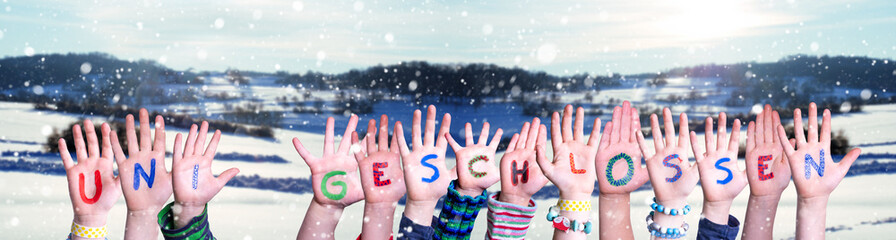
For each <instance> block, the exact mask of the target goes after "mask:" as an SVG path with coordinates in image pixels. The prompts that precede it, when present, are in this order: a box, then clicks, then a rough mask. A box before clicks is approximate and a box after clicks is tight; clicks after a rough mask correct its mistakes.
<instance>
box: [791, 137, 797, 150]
mask: <svg viewBox="0 0 896 240" xmlns="http://www.w3.org/2000/svg"><path fill="white" fill-rule="evenodd" d="M790 147H792V148H794V149H796V140H795V139H793V138H791V139H790Z"/></svg>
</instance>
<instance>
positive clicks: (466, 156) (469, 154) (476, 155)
mask: <svg viewBox="0 0 896 240" xmlns="http://www.w3.org/2000/svg"><path fill="white" fill-rule="evenodd" d="M488 128H489V125H488V123H487V122H486V123H483V124H482V133H481V134H480V135H479V142H478V143H476V144H473V127H472V126H471V125H470V123H467V124H466V126H465V129H466V134H465V135H466V139H467V142H466V145H465V147H461V146H460V144H458V143H457V141H455V140H454V137H451V134H450V133H445V135H444V137H445V138H447V139H448V144H449V145H451V149H454V155H455V156H456V157H457V164H456V165H455V166H454V168H453V169H451V170H449V172H451V173H452V174H451V175H455V174H456V175H457V182H458V185H457V186H456V187H457V191H458V192H460V193H461V194H463V195H466V196H474V197H475V196H478V195H479V194H481V193H482V191H483V190H485V189H487V188H488V187H490V186H492V185H494V184H495V183H496V182H498V180H500V179H501V176H500V175H499V170H498V167H497V166H495V164H494V163H493V162H494V161H492V160H494V159H495V151H497V150H498V143H500V142H501V135H502V134H503V132H504V131H502V130H501V129H500V128H498V131H496V132H495V136H494V137H492V141H491V142H489V143H487V144H488V145H486V141H488V133H489V132H488ZM477 162H480V164H476V163H477ZM477 166H478V167H477Z"/></svg>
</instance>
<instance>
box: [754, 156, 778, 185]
mask: <svg viewBox="0 0 896 240" xmlns="http://www.w3.org/2000/svg"><path fill="white" fill-rule="evenodd" d="M771 160H772V155H765V156H759V161H758V162H759V181H765V180H769V179H772V178H775V173H769V174H765V170H766V169H768V164H765V163H764V162H766V161H771Z"/></svg>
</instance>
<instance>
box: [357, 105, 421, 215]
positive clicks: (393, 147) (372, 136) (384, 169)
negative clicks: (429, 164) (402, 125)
mask: <svg viewBox="0 0 896 240" xmlns="http://www.w3.org/2000/svg"><path fill="white" fill-rule="evenodd" d="M396 126H397V124H396ZM388 127H389V117H387V116H386V115H385V114H384V115H383V116H382V117H380V128H379V132H377V128H376V121H375V120H373V119H371V120H370V123H368V124H367V135H366V136H365V137H364V139H363V140H361V141H360V142H359V141H358V134H357V133H353V134H352V142H353V144H360V146H361V149H362V150H361V151H358V152H356V153H355V160H357V161H358V167H359V169H360V171H361V186H363V187H364V201H366V202H367V203H390V202H398V200H399V199H401V197H402V196H404V194H405V193H406V192H407V188H406V187H405V184H404V171H402V170H401V155H399V154H398V137H397V136H393V137H392V142H391V143H389V128H388ZM377 134H379V137H377Z"/></svg>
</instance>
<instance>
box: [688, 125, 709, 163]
mask: <svg viewBox="0 0 896 240" xmlns="http://www.w3.org/2000/svg"><path fill="white" fill-rule="evenodd" d="M690 135H691V150H692V151H694V158H695V159H697V162H703V154H705V153H706V152H704V151H703V150H702V149H701V148H700V146H698V145H700V144H699V143H697V133H696V132H694V131H691V134H690ZM706 149H710V148H709V144H707V146H706Z"/></svg>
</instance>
